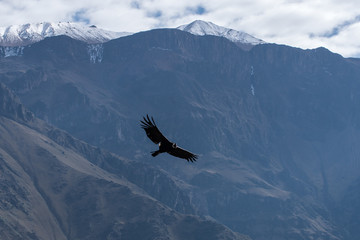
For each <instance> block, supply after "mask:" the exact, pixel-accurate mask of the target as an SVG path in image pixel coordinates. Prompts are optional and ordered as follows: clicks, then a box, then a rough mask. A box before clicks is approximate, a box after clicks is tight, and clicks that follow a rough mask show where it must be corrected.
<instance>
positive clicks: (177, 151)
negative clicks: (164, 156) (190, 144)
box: [168, 147, 198, 162]
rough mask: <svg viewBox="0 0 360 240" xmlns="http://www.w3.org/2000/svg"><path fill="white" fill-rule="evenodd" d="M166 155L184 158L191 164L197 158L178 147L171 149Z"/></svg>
mask: <svg viewBox="0 0 360 240" xmlns="http://www.w3.org/2000/svg"><path fill="white" fill-rule="evenodd" d="M168 153H169V154H171V155H173V156H175V157H179V158H184V159H186V160H187V161H191V162H195V161H196V159H197V158H198V155H196V154H193V153H191V152H189V151H187V150H185V149H182V148H180V147H176V148H173V149H171V150H170V151H168Z"/></svg>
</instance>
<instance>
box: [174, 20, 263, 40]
mask: <svg viewBox="0 0 360 240" xmlns="http://www.w3.org/2000/svg"><path fill="white" fill-rule="evenodd" d="M177 29H179V30H183V31H186V32H189V33H191V34H194V35H200V36H203V35H213V36H219V37H225V38H227V39H229V40H230V41H232V42H235V43H242V44H250V45H257V44H262V43H265V42H264V41H263V40H261V39H258V38H255V37H253V36H251V35H249V34H247V33H245V32H241V31H236V30H233V29H230V28H225V27H221V26H218V25H216V24H214V23H211V22H205V21H201V20H196V21H194V22H192V23H190V24H187V25H181V26H179V27H177Z"/></svg>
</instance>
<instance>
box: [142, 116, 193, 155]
mask: <svg viewBox="0 0 360 240" xmlns="http://www.w3.org/2000/svg"><path fill="white" fill-rule="evenodd" d="M140 122H141V127H142V128H143V129H144V130H145V132H146V135H147V136H148V137H149V138H150V140H151V141H153V142H154V143H155V144H159V150H157V151H153V152H151V155H152V156H153V157H155V156H157V155H158V154H159V153H164V152H167V153H169V154H170V155H173V156H175V157H178V158H184V159H186V160H187V161H188V162H189V161H191V162H194V161H196V159H197V158H198V156H197V155H196V154H193V153H191V152H188V151H186V150H185V149H182V148H180V147H178V146H177V145H176V143H172V142H170V141H169V140H168V139H167V138H166V137H164V135H163V134H162V133H161V132H160V130H159V129H158V128H157V126H156V124H155V121H154V118H153V117H151V119H150V118H149V116H148V115H146V117H144V120H141V121H140Z"/></svg>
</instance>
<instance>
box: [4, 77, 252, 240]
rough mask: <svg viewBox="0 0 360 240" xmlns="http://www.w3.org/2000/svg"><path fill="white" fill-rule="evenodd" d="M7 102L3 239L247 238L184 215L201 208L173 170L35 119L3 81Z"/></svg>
mask: <svg viewBox="0 0 360 240" xmlns="http://www.w3.org/2000/svg"><path fill="white" fill-rule="evenodd" d="M0 106H1V107H2V109H1V112H0V169H1V174H0V186H1V189H2V191H1V193H0V195H1V200H0V227H1V233H0V236H1V239H119V238H121V239H184V238H186V239H247V238H246V237H244V236H241V235H239V234H237V233H234V232H232V231H231V230H229V229H227V228H226V227H224V226H223V225H221V224H219V223H216V222H214V221H209V220H204V219H201V218H199V217H196V216H193V215H184V214H182V213H194V210H193V208H192V207H191V206H190V204H189V199H188V196H187V195H186V194H185V192H186V191H185V190H184V188H183V187H179V186H178V185H179V184H178V183H176V180H175V179H173V178H172V177H171V176H169V175H167V174H165V173H162V172H161V171H159V170H157V169H154V168H152V167H151V166H147V165H146V164H141V163H134V162H131V161H128V160H125V159H122V158H120V157H118V156H116V155H113V154H110V153H108V152H106V151H103V150H100V149H99V148H95V147H92V146H90V145H88V144H86V143H84V142H81V141H79V140H77V139H75V138H73V137H72V136H70V135H69V134H67V133H65V132H62V131H61V130H58V129H56V128H53V127H51V126H49V125H47V124H45V123H44V122H42V121H41V120H39V119H36V118H34V117H33V115H31V114H30V112H29V111H27V110H26V109H25V108H24V107H23V105H22V104H21V103H20V102H19V101H18V99H17V98H16V97H14V95H13V94H11V93H10V91H9V90H8V89H7V88H6V87H5V86H4V85H3V84H1V85H0ZM26 116H27V117H26ZM95 164H97V165H99V166H102V168H101V167H99V166H97V165H95ZM109 166H111V167H109ZM107 169H108V170H109V171H107ZM160 180H161V184H160V183H159V181H160ZM148 181H151V184H149V183H148ZM162 191H167V192H168V194H167V195H166V198H164V199H161V197H159V194H160V192H162ZM151 196H154V197H157V198H159V200H156V199H155V198H153V197H151ZM162 196H165V195H164V194H162ZM175 201H176V204H175ZM162 202H163V203H162ZM165 204H167V205H168V206H171V205H172V208H170V207H168V206H166V205H165ZM173 209H176V210H178V211H175V210H173ZM180 212H182V213H180Z"/></svg>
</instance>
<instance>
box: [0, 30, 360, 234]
mask: <svg viewBox="0 0 360 240" xmlns="http://www.w3.org/2000/svg"><path fill="white" fill-rule="evenodd" d="M23 52H24V55H23V56H21V57H12V58H2V59H0V80H1V82H3V83H5V84H6V85H7V86H8V87H9V88H11V89H12V90H13V91H14V92H15V93H16V94H17V95H18V96H19V97H20V99H21V100H22V102H23V103H24V104H25V105H26V106H27V107H28V108H29V109H30V110H31V111H32V112H33V113H34V114H35V115H36V116H37V117H39V118H41V119H43V120H45V121H47V122H48V123H51V124H53V125H55V126H57V127H59V128H62V129H64V130H66V131H67V132H69V133H70V134H72V135H74V136H76V137H77V138H79V139H81V140H83V141H86V142H89V143H91V144H93V145H95V146H98V147H102V148H104V149H107V150H110V151H112V152H115V153H117V154H119V155H121V156H125V157H127V158H129V159H132V160H137V161H135V162H132V166H136V164H139V167H135V169H138V171H137V172H136V173H144V172H145V173H146V174H143V175H141V174H140V176H141V177H139V175H138V174H128V175H127V176H126V177H127V179H129V180H130V181H131V182H132V183H134V184H140V183H142V185H141V186H142V187H143V186H144V185H146V186H147V188H146V189H147V190H146V191H147V193H148V194H150V195H151V196H152V197H154V198H155V199H157V200H160V201H161V202H162V203H163V204H166V205H167V206H169V207H171V208H172V207H174V206H177V205H176V204H174V203H173V202H172V200H171V199H174V198H172V197H171V196H173V195H172V194H169V193H168V192H166V193H165V192H164V191H159V190H156V187H154V185H153V184H152V183H151V181H149V179H148V176H149V174H150V173H148V172H147V170H148V169H149V165H152V168H154V169H158V170H157V171H159V172H162V173H164V174H165V175H172V176H175V177H176V178H178V179H181V181H182V184H185V185H186V190H187V191H186V192H185V193H184V198H185V199H186V197H188V198H189V199H191V201H189V204H188V205H186V201H184V203H183V205H184V206H183V207H178V208H176V210H178V211H180V212H183V213H196V214H199V215H209V216H211V217H213V218H215V219H216V220H217V221H220V222H221V223H223V224H225V225H226V226H228V227H230V228H231V229H232V230H235V231H238V232H241V233H245V234H248V235H250V236H251V237H253V238H254V239H310V238H314V239H353V238H354V237H355V236H358V234H359V232H358V230H357V229H356V228H355V227H354V225H352V224H351V223H352V222H353V221H351V219H354V218H355V217H356V216H358V213H359V211H360V209H359V207H358V205H357V204H351V205H347V206H348V207H346V211H343V210H344V209H345V208H344V203H350V202H352V203H354V199H356V197H354V194H355V191H354V189H356V186H358V181H359V172H360V169H359V168H360V165H359V164H357V162H358V156H359V151H358V150H357V146H356V144H357V142H359V140H360V131H359V130H360V129H359V120H360V118H359V117H360V116H359V111H358V109H359V102H360V101H359V100H360V95H359V93H360V91H359V90H360V83H359V81H358V79H360V68H359V65H358V64H357V61H356V60H354V59H351V60H350V59H344V58H342V57H341V56H339V55H337V54H333V53H331V52H329V51H328V50H326V49H323V48H319V49H315V50H301V49H296V48H291V47H287V46H279V45H272V44H264V45H259V46H255V47H254V48H252V50H251V51H247V52H246V51H243V50H241V49H240V48H239V47H237V46H236V45H235V44H233V43H231V42H229V41H228V40H226V39H224V38H218V37H210V36H205V37H198V36H193V35H191V34H188V33H185V32H182V31H178V30H154V31H150V32H144V33H139V34H135V35H133V36H130V37H124V38H120V39H117V40H113V41H110V42H108V43H105V44H103V45H97V46H92V47H89V46H88V45H86V44H84V43H81V42H78V41H74V40H71V39H69V38H67V37H56V38H50V39H45V40H44V41H42V42H39V43H37V44H34V45H32V46H31V47H28V48H25V49H24V50H23ZM94 59H95V60H94ZM147 113H148V114H150V115H153V116H154V118H155V121H156V123H157V125H158V127H159V128H160V130H161V131H162V132H163V133H164V134H165V135H166V136H167V137H169V140H171V141H174V142H176V143H177V144H179V145H180V146H183V147H184V148H186V149H191V150H192V151H194V152H195V153H197V154H200V155H201V157H200V159H199V160H198V162H197V163H196V164H192V165H189V164H187V163H186V162H185V161H183V160H179V159H174V158H172V157H171V156H166V155H164V156H159V157H157V158H155V159H153V158H152V157H151V156H150V154H149V152H150V151H153V150H154V149H155V148H156V146H155V145H153V144H152V143H151V142H150V141H149V140H148V139H147V138H146V135H145V134H144V132H143V130H142V129H141V128H140V127H139V120H140V119H141V118H142V116H143V115H145V114H147ZM54 138H55V139H56V138H59V139H60V140H61V139H62V137H59V136H57V137H54ZM60 140H59V141H60ZM71 146H72V144H71V143H68V147H71ZM144 162H146V163H147V164H149V165H143V164H144ZM93 164H94V165H97V166H99V167H101V168H102V169H105V170H106V171H108V172H111V173H113V174H118V172H117V171H119V170H118V169H119V168H120V167H116V164H115V163H111V164H110V163H107V164H104V163H102V162H97V161H96V160H94V161H93ZM114 164H115V165H114ZM140 166H141V167H140ZM152 168H150V169H152ZM121 169H123V168H121ZM135 169H134V171H135ZM159 169H161V170H159ZM126 172H127V171H122V173H121V174H126ZM150 176H151V174H150ZM158 181H159V184H160V185H162V184H165V183H166V181H167V180H166V178H164V179H158ZM163 182H164V183H163ZM185 185H184V186H185ZM171 188H172V186H170V187H169V189H171ZM173 204H174V205H173ZM181 209H182V210H181ZM350 212H351V214H350Z"/></svg>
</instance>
